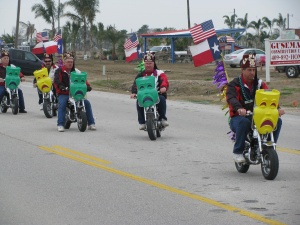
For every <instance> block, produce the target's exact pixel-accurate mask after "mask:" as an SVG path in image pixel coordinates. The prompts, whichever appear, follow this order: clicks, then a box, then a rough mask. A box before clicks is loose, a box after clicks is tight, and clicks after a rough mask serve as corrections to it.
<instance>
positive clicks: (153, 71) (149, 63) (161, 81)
mask: <svg viewBox="0 0 300 225" xmlns="http://www.w3.org/2000/svg"><path fill="white" fill-rule="evenodd" d="M144 65H145V70H144V71H142V72H140V73H138V75H137V76H136V77H135V79H134V82H133V85H132V88H131V93H132V94H131V95H130V98H136V95H137V86H136V81H135V80H136V79H137V78H139V77H145V76H155V77H157V78H158V84H157V88H158V92H159V103H158V113H159V115H160V118H159V120H161V123H162V125H163V126H164V127H167V126H169V123H168V122H167V117H166V112H167V103H166V99H167V90H168V88H169V81H168V77H167V75H166V74H165V73H164V71H162V70H159V69H158V68H157V66H156V63H155V56H154V55H153V54H151V53H147V54H145V56H144ZM136 108H137V113H138V122H139V124H140V130H145V128H146V125H145V115H144V108H143V107H140V106H139V105H138V102H137V103H136Z"/></svg>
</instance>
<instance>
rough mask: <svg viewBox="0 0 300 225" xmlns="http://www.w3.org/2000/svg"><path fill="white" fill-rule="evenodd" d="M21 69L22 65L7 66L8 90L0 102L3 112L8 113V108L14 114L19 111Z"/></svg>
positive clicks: (6, 80)
mask: <svg viewBox="0 0 300 225" xmlns="http://www.w3.org/2000/svg"><path fill="white" fill-rule="evenodd" d="M20 71H21V68H20V67H15V66H7V67H6V77H5V79H4V82H5V88H6V91H5V94H4V96H3V98H2V101H1V103H0V108H1V112H2V113H6V112H7V109H8V108H11V109H12V113H13V114H14V115H17V114H18V112H19V95H18V86H19V84H20V82H21V79H20Z"/></svg>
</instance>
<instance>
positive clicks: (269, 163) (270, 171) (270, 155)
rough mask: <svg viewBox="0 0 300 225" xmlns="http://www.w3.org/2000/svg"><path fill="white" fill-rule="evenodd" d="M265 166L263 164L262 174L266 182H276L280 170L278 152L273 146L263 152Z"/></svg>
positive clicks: (267, 147)
mask: <svg viewBox="0 0 300 225" xmlns="http://www.w3.org/2000/svg"><path fill="white" fill-rule="evenodd" d="M262 155H263V158H264V162H265V164H263V163H262V164H261V172H262V174H263V176H264V178H265V179H266V180H274V179H275V177H276V176H277V174H278V170H279V159H278V155H277V152H276V151H275V150H274V149H273V147H272V146H266V147H265V148H264V149H263V152H262Z"/></svg>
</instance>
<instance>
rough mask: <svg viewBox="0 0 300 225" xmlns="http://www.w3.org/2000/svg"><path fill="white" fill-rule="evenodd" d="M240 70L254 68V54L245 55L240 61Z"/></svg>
mask: <svg viewBox="0 0 300 225" xmlns="http://www.w3.org/2000/svg"><path fill="white" fill-rule="evenodd" d="M241 67H242V68H244V69H245V68H249V67H252V68H253V67H254V68H255V67H256V54H255V53H253V54H252V53H251V54H245V55H243V59H242V66H241Z"/></svg>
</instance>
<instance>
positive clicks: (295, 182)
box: [0, 83, 300, 225]
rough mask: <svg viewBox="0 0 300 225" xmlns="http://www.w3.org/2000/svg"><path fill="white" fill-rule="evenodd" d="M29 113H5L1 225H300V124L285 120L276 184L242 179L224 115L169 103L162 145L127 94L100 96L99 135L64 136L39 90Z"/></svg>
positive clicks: (29, 98) (0, 117)
mask: <svg viewBox="0 0 300 225" xmlns="http://www.w3.org/2000/svg"><path fill="white" fill-rule="evenodd" d="M21 88H22V89H23V92H24V95H25V101H26V109H27V110H28V114H18V115H12V113H11V111H9V112H7V113H6V114H0V121H1V131H0V143H1V145H0V146H1V147H0V148H1V150H0V152H1V156H0V171H1V172H0V224H1V225H2V224H3V225H19V224H24V225H40V224H43V225H47V224H49V225H50V224H56V225H60V224H62V225H64V224H72V225H74V224H89V225H90V224H95V225H96V224H105V225H107V224H112V225H116V224H118V225H119V224H139V225H141V224H151V225H152V224H170V225H175V224H193V225H194V224H264V223H266V224H299V221H300V207H299V202H300V197H299V196H300V195H299V191H300V174H299V170H300V163H299V160H300V155H299V153H300V149H299V131H300V129H299V127H298V126H299V124H300V115H289V114H286V115H285V116H284V117H283V122H284V125H283V127H282V133H281V136H280V140H279V143H278V145H279V147H278V155H279V159H280V170H279V173H278V176H277V178H276V179H275V180H274V181H267V180H265V179H264V178H263V176H262V174H261V171H260V166H251V167H250V169H249V171H248V173H246V174H239V173H238V172H237V171H236V169H235V166H234V163H233V161H232V158H231V157H232V143H231V142H230V140H229V138H228V136H227V134H226V133H227V132H228V131H229V129H228V126H227V118H226V117H225V116H224V112H223V111H222V110H221V109H220V108H219V106H211V105H201V104H192V103H186V102H175V101H168V118H169V122H170V127H168V128H167V129H166V130H165V131H164V132H163V133H162V137H161V138H159V139H158V140H156V141H150V140H149V138H148V136H147V133H146V132H144V131H139V130H138V123H137V117H136V111H135V101H134V100H131V99H129V95H120V94H111V93H104V92H96V91H92V92H91V93H88V98H89V100H90V101H91V102H92V106H93V111H94V115H95V117H96V126H97V131H86V132H84V133H82V132H79V131H78V129H77V127H76V125H75V124H72V125H71V128H70V129H69V130H67V131H66V132H64V133H59V132H58V131H57V129H56V117H55V118H52V119H47V118H46V117H45V116H44V114H43V112H42V111H39V106H38V104H37V100H38V98H37V94H36V90H35V89H33V88H32V87H31V84H30V83H24V84H22V86H21Z"/></svg>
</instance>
